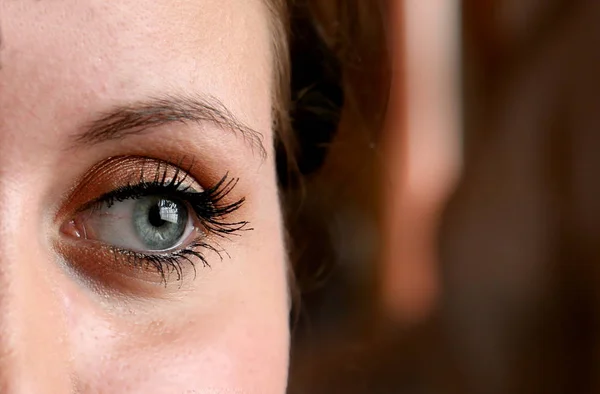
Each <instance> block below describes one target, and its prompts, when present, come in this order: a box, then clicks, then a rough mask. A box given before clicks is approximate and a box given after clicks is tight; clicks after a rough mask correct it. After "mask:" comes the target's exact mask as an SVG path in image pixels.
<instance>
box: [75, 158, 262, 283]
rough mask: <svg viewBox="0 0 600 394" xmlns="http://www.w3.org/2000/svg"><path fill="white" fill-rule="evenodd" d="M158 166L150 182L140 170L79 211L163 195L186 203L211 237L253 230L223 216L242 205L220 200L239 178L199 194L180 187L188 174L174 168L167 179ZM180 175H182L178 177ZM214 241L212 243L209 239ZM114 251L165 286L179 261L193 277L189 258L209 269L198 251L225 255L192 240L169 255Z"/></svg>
mask: <svg viewBox="0 0 600 394" xmlns="http://www.w3.org/2000/svg"><path fill="white" fill-rule="evenodd" d="M161 165H163V164H161V163H159V164H158V165H157V166H158V167H157V171H156V172H155V176H154V179H153V180H152V181H146V180H144V179H143V178H144V174H143V170H142V173H141V174H140V180H139V181H138V182H136V183H134V184H131V183H130V184H127V185H125V186H121V187H119V188H117V189H115V190H113V191H110V192H108V193H105V194H103V195H102V196H100V197H99V198H97V199H95V200H93V201H92V202H90V203H88V204H86V205H85V206H84V207H83V208H82V209H81V210H86V209H90V208H91V209H94V208H96V207H100V206H102V205H103V204H106V205H108V206H109V207H110V206H111V205H112V204H114V203H115V202H120V201H125V200H128V199H135V198H141V197H144V196H149V195H164V196H168V197H172V198H177V199H179V200H181V201H184V202H187V203H188V204H189V206H190V207H191V208H192V209H193V211H194V213H195V215H196V216H197V218H198V220H200V222H201V223H202V225H203V227H204V229H205V230H206V231H207V232H208V233H210V234H213V235H217V236H219V237H221V238H226V237H227V236H229V235H237V233H238V232H240V231H249V230H253V229H252V228H251V227H248V226H249V222H248V221H245V220H242V221H234V222H229V221H227V217H228V216H229V215H230V214H232V213H233V212H235V211H237V210H238V209H239V208H241V206H242V205H243V204H244V202H245V197H242V198H240V199H238V200H236V201H233V202H230V203H223V201H224V199H225V198H226V197H227V196H228V195H229V194H230V193H231V192H232V191H233V189H234V188H235V186H236V185H237V183H238V181H239V178H229V173H226V174H225V175H224V176H223V177H222V178H221V179H220V180H219V181H218V182H217V183H216V184H215V185H213V186H212V187H210V188H208V189H205V190H203V191H201V192H197V191H191V187H190V186H183V187H182V185H183V183H184V182H185V181H186V179H187V177H188V172H186V171H183V170H181V169H180V168H179V167H176V168H175V172H174V173H173V175H172V176H171V177H169V176H168V172H169V168H170V167H169V166H168V165H167V164H164V166H165V167H164V169H162V170H160V168H161ZM182 174H183V175H182ZM213 241H214V240H213ZM112 248H113V249H114V250H116V251H118V252H119V254H120V255H121V256H124V257H125V258H126V259H128V262H129V263H130V264H131V265H134V266H140V265H150V266H152V267H153V268H154V269H156V271H157V272H158V273H159V274H160V276H161V278H162V281H163V282H164V283H165V285H166V284H167V280H166V275H167V274H168V273H169V272H175V273H176V274H177V280H178V281H179V280H181V279H182V277H183V269H182V266H181V264H182V261H187V262H189V263H190V264H191V265H192V267H193V269H194V277H195V276H196V266H195V264H194V261H193V260H192V258H193V257H196V258H198V259H199V260H200V261H201V262H202V265H203V266H205V267H206V266H208V267H210V264H209V263H208V261H207V259H206V257H205V256H204V254H203V253H202V252H201V251H200V250H201V249H205V250H210V251H212V252H215V253H216V254H217V255H218V256H219V258H220V259H221V260H222V259H223V255H222V253H225V254H226V255H228V253H227V252H226V251H225V250H224V249H223V248H222V247H220V246H219V245H218V244H217V246H216V247H215V246H213V245H211V244H209V243H208V242H207V241H206V240H196V241H194V242H193V243H192V244H191V245H188V246H187V247H185V248H183V249H179V250H175V251H172V252H169V253H164V252H163V253H149V252H140V251H133V250H129V249H124V248H120V247H112Z"/></svg>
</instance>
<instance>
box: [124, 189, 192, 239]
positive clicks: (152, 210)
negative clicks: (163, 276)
mask: <svg viewBox="0 0 600 394" xmlns="http://www.w3.org/2000/svg"><path fill="white" fill-rule="evenodd" d="M132 220H133V229H134V231H135V234H136V236H137V237H138V238H139V240H140V242H141V243H143V244H144V246H145V249H148V250H165V249H170V248H173V247H175V246H177V245H178V244H179V243H180V242H181V238H182V236H183V235H184V232H185V230H186V227H187V224H188V212H187V208H186V206H185V205H184V204H183V203H181V202H179V201H176V200H169V199H166V198H162V197H157V196H148V197H142V198H139V199H137V200H135V205H134V207H133V215H132Z"/></svg>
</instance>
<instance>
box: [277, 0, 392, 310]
mask: <svg viewBox="0 0 600 394" xmlns="http://www.w3.org/2000/svg"><path fill="white" fill-rule="evenodd" d="M267 3H268V8H269V10H270V12H271V14H272V18H271V19H272V22H271V23H272V26H271V28H272V30H273V46H272V47H273V49H274V57H275V70H274V71H275V76H274V79H275V83H276V85H275V87H274V90H273V94H274V97H273V101H274V106H273V115H274V116H273V118H274V127H275V129H274V130H275V135H276V141H275V143H276V149H277V169H278V175H279V182H280V189H281V194H282V202H283V207H284V213H285V217H286V229H287V232H288V237H287V238H288V242H287V244H288V249H289V257H290V260H291V264H290V267H292V268H293V271H294V274H295V277H296V279H297V281H294V280H290V283H291V284H292V285H294V284H296V283H297V285H298V287H299V288H300V289H301V290H306V289H309V288H314V287H315V284H320V283H322V281H323V280H324V278H325V277H327V276H328V274H329V272H330V271H331V269H332V267H334V266H335V264H336V262H337V261H336V260H337V256H336V252H335V251H334V250H333V249H334V248H333V246H332V245H331V243H332V242H331V239H330V238H331V236H330V235H328V234H327V232H328V231H329V230H330V229H329V228H330V227H331V222H332V221H333V220H332V215H334V214H335V213H336V212H337V211H338V209H339V208H340V206H339V205H340V204H339V202H338V201H336V199H337V198H339V197H341V196H342V195H343V194H344V193H348V196H346V199H347V202H348V203H355V205H357V206H359V207H360V209H364V210H365V212H366V215H367V216H371V217H374V216H376V215H377V209H376V206H375V205H376V203H375V201H376V200H377V196H378V194H377V193H378V189H379V187H378V180H377V174H378V173H379V171H374V168H375V167H376V166H375V165H374V162H375V158H376V156H377V155H376V154H373V152H374V151H375V150H374V149H372V148H373V147H374V146H376V144H377V140H378V136H379V131H380V130H381V128H382V124H383V120H384V113H385V109H386V105H387V99H388V91H389V79H390V69H391V67H390V65H389V56H388V45H387V35H386V26H387V23H386V20H385V16H384V15H386V13H385V7H384V4H385V3H384V2H383V1H381V0H331V1H320V0H268V1H267ZM364 169H367V171H364ZM357 172H360V173H359V174H357ZM361 179H362V180H361ZM323 184H327V187H328V188H330V190H329V191H327V190H324V188H323V187H322V185H323ZM357 186H358V187H359V188H360V189H362V190H359V191H356V190H352V191H349V189H354V188H356V187H357ZM341 189H345V190H343V191H341ZM365 191H368V192H365ZM365 194H366V195H368V196H369V197H368V198H367V200H366V201H361V200H360V198H363V197H364V195H365ZM342 205H343V204H342ZM373 220H375V221H376V218H373ZM290 274H291V272H290ZM291 287H292V289H293V290H294V289H296V287H295V286H291ZM296 306H297V304H296Z"/></svg>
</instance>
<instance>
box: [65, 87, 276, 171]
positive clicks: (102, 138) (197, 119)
mask: <svg viewBox="0 0 600 394" xmlns="http://www.w3.org/2000/svg"><path fill="white" fill-rule="evenodd" d="M177 122H179V123H186V122H192V123H201V122H209V123H212V124H215V125H217V126H219V127H221V128H222V129H226V130H231V131H234V132H237V133H238V134H240V135H241V136H242V138H243V139H244V140H245V141H246V142H247V143H248V144H249V145H250V147H251V148H252V150H253V151H258V153H259V155H260V157H261V158H262V160H265V159H266V157H267V150H266V148H265V146H264V144H263V139H264V137H263V135H262V134H261V133H260V132H258V131H256V130H254V129H252V128H250V127H248V126H247V125H245V124H243V123H242V122H241V121H239V120H238V119H237V118H236V117H235V115H234V114H233V113H232V112H231V111H230V110H229V109H228V108H227V107H226V106H225V104H223V103H222V102H221V101H220V100H219V99H217V98H216V97H213V96H201V95H194V96H191V95H188V96H186V95H165V96H162V97H153V98H150V99H148V100H146V101H140V102H136V103H132V104H128V105H123V106H117V107H116V108H114V109H112V110H110V111H108V112H106V113H104V114H102V115H101V117H100V118H99V119H96V120H94V121H92V122H90V123H89V124H88V126H87V130H86V131H85V132H83V133H82V134H79V135H76V136H74V138H73V139H74V141H75V147H77V146H80V145H95V144H99V143H103V142H106V141H111V140H119V139H123V138H126V137H127V136H129V135H134V134H140V133H144V132H145V131H147V130H148V129H151V128H154V127H158V126H161V125H164V124H168V123H177Z"/></svg>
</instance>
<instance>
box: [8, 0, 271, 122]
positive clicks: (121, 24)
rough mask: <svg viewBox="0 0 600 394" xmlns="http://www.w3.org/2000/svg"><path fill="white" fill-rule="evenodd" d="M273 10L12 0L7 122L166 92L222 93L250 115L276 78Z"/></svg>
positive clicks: (247, 3) (141, 0)
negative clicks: (273, 73) (273, 74)
mask: <svg viewBox="0 0 600 394" xmlns="http://www.w3.org/2000/svg"><path fill="white" fill-rule="evenodd" d="M268 17H269V15H268V12H267V10H266V7H265V6H264V4H263V3H262V1H261V0H120V1H118V2H117V1H114V2H113V1H110V2H108V1H100V0H51V1H50V0H42V1H39V0H37V1H33V0H32V1H29V0H21V1H2V2H0V29H1V33H2V49H1V50H0V61H1V64H2V68H1V69H0V122H5V121H6V120H7V119H10V118H13V119H14V118H15V117H17V116H19V115H21V116H25V117H27V116H29V117H30V115H31V114H32V113H35V115H36V117H37V118H40V119H43V120H44V121H45V122H46V123H47V122H51V123H52V122H53V121H56V122H60V121H61V119H62V120H64V119H65V118H68V119H71V120H72V119H73V118H71V116H73V117H77V116H79V115H80V114H81V112H85V111H84V110H90V109H92V108H97V109H102V106H109V105H112V104H115V101H131V100H136V99H139V98H140V97H143V96H148V95H154V94H158V93H163V92H164V91H165V90H167V91H169V90H171V91H183V92H185V91H189V90H196V91H199V92H202V93H207V94H210V95H214V96H216V97H218V98H219V99H220V100H222V101H223V102H224V103H225V104H226V105H227V106H228V107H229V108H230V109H231V110H232V111H233V112H234V113H236V114H237V115H238V116H240V117H241V118H242V120H244V118H247V115H248V113H250V112H254V113H256V112H261V111H260V109H259V108H257V105H258V104H257V102H258V103H259V102H261V100H256V96H257V95H259V96H260V94H261V93H263V94H264V93H265V92H268V91H269V89H270V84H271V83H272V81H271V67H272V66H271V64H272V61H271V49H270V45H269V43H270V36H269V35H270V32H269V28H268V26H269V24H268V20H267V18H268ZM264 97H267V96H264ZM262 101H268V99H267V100H262ZM267 105H268V103H267ZM59 114H60V116H57V115H59ZM53 117H54V118H53ZM50 118H52V119H50ZM29 121H31V119H29ZM18 124H23V122H16V121H15V122H13V124H11V127H12V128H14V127H16V125H18ZM53 124H54V125H55V126H56V125H57V124H56V123H53ZM55 128H56V127H55ZM3 132H4V129H3Z"/></svg>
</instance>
